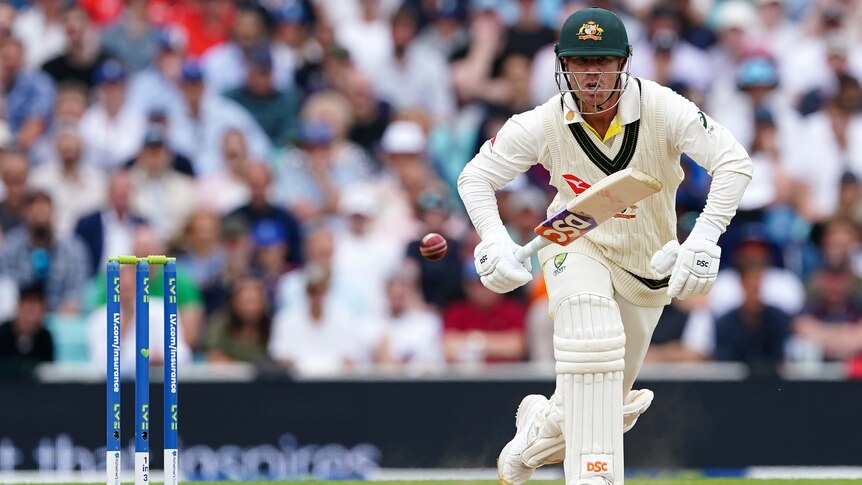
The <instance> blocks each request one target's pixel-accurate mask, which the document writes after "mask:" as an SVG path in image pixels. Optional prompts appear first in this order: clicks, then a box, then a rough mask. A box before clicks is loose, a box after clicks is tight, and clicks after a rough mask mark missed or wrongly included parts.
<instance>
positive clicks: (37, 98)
mask: <svg viewBox="0 0 862 485" xmlns="http://www.w3.org/2000/svg"><path fill="white" fill-rule="evenodd" d="M54 1H56V0H45V2H47V3H52V2H54ZM0 62H2V65H3V70H2V73H0V79H2V82H3V89H4V91H5V94H6V119H7V120H8V122H9V128H10V129H11V130H12V136H13V138H14V140H15V144H16V146H17V147H18V148H20V149H22V150H26V149H28V148H30V146H31V145H33V143H35V142H36V141H37V140H38V139H39V137H40V136H42V134H43V133H44V132H45V130H46V129H47V127H48V124H49V122H50V119H51V108H52V107H53V105H54V86H53V85H52V84H51V78H49V77H48V76H47V75H45V73H43V72H40V71H33V70H30V69H28V68H25V67H24V44H23V43H21V41H20V40H18V39H16V38H14V37H9V38H7V39H6V40H4V41H3V43H2V44H0Z"/></svg>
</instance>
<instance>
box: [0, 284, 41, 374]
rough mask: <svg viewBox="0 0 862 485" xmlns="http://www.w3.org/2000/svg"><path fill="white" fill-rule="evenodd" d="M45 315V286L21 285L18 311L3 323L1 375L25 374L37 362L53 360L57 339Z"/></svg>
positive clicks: (0, 333)
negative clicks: (55, 339) (47, 327)
mask: <svg viewBox="0 0 862 485" xmlns="http://www.w3.org/2000/svg"><path fill="white" fill-rule="evenodd" d="M45 317H46V311H45V294H44V290H43V288H42V287H41V286H40V285H34V286H26V287H23V288H21V291H20V294H19V296H18V312H17V313H16V315H15V316H14V317H13V318H12V320H10V321H6V322H3V323H0V374H5V373H9V372H11V373H12V374H18V373H25V374H26V373H28V372H29V371H31V370H32V367H33V366H35V365H36V364H39V363H41V362H51V361H53V360H54V340H53V339H52V338H51V333H50V332H49V331H48V330H47V329H46V328H45Z"/></svg>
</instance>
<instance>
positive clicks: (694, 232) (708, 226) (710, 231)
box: [688, 219, 723, 244]
mask: <svg viewBox="0 0 862 485" xmlns="http://www.w3.org/2000/svg"><path fill="white" fill-rule="evenodd" d="M722 232H723V231H722V230H721V229H719V228H717V227H715V225H714V224H712V223H710V222H707V221H704V220H701V219H699V220H698V221H697V222H696V223H695V224H694V227H693V228H692V229H691V232H690V233H689V235H688V237H689V238H695V239H701V240H706V241H709V242H711V243H713V244H718V238H719V237H721V233H722Z"/></svg>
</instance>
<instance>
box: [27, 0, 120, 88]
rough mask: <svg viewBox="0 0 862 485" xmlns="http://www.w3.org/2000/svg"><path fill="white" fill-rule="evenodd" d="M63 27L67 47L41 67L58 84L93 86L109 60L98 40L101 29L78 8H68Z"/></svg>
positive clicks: (64, 15)
mask: <svg viewBox="0 0 862 485" xmlns="http://www.w3.org/2000/svg"><path fill="white" fill-rule="evenodd" d="M63 26H64V28H65V30H66V47H65V49H63V51H62V52H61V53H60V54H58V55H57V56H56V57H53V58H50V59H49V60H48V61H47V62H46V63H45V64H44V65H42V70H43V71H45V72H46V73H47V74H48V75H49V76H51V79H53V80H54V82H55V83H56V84H64V83H69V82H74V83H76V84H81V85H83V86H87V88H88V89H90V88H92V87H93V86H94V85H96V84H98V79H97V77H96V71H97V70H98V68H99V66H100V65H102V64H103V63H104V62H105V61H106V60H107V59H108V56H107V55H106V54H105V53H103V52H102V49H101V45H100V43H99V31H98V30H97V29H96V27H94V26H93V25H92V23H91V22H90V16H89V15H87V12H85V11H84V10H82V9H81V8H79V7H72V8H70V9H69V10H66V12H65V13H64V14H63Z"/></svg>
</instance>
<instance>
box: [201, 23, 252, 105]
mask: <svg viewBox="0 0 862 485" xmlns="http://www.w3.org/2000/svg"><path fill="white" fill-rule="evenodd" d="M230 25H231V38H230V40H228V41H227V42H223V43H221V44H219V45H216V46H213V48H212V49H209V50H208V51H207V53H206V54H205V55H204V56H203V57H202V58H201V68H202V69H203V71H204V78H205V79H206V83H207V88H209V89H211V90H213V91H214V92H217V93H223V92H225V91H228V90H231V89H234V88H237V87H239V86H241V85H242V83H243V81H245V75H246V62H247V57H248V55H249V53H250V52H251V50H252V48H254V47H255V46H258V45H262V44H263V45H266V44H265V42H266V36H267V32H266V27H265V25H264V19H263V15H262V14H261V12H260V10H258V9H256V8H253V7H252V8H243V9H240V10H239V11H238V12H237V15H236V18H235V19H234V22H233V23H232V24H230Z"/></svg>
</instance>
